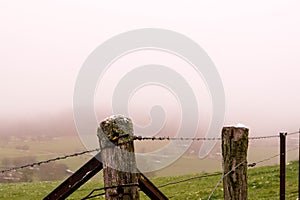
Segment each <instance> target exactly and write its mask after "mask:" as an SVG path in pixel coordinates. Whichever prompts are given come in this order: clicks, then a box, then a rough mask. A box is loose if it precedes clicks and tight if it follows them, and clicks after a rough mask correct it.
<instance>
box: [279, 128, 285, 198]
mask: <svg viewBox="0 0 300 200" xmlns="http://www.w3.org/2000/svg"><path fill="white" fill-rule="evenodd" d="M285 144H286V133H280V200H285V164H286V149H285V146H286V145H285Z"/></svg>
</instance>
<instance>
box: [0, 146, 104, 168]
mask: <svg viewBox="0 0 300 200" xmlns="http://www.w3.org/2000/svg"><path fill="white" fill-rule="evenodd" d="M96 151H100V148H96V149H92V150H86V151H81V152H76V153H73V154H69V155H65V156H59V157H56V158H51V159H49V160H43V161H39V162H33V163H30V164H25V165H22V166H18V167H11V168H8V169H4V170H1V171H0V173H1V174H3V173H5V172H10V171H15V170H19V169H24V168H27V167H34V166H39V165H42V164H46V163H50V162H55V161H58V160H64V159H67V158H71V157H76V156H80V155H84V154H87V153H92V152H96Z"/></svg>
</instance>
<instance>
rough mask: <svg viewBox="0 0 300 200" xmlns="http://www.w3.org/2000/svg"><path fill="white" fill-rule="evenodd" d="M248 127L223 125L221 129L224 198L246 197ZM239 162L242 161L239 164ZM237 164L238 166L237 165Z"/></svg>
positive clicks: (237, 199)
mask: <svg viewBox="0 0 300 200" xmlns="http://www.w3.org/2000/svg"><path fill="white" fill-rule="evenodd" d="M248 134H249V129H248V128H245V127H233V126H231V127H224V128H223V130H222V156H223V170H224V174H226V173H228V172H230V171H231V170H232V172H230V173H229V174H228V175H227V176H225V177H224V180H223V191H224V199H225V200H229V199H230V200H246V199H247V190H248V187H247V150H248ZM240 163H243V164H241V165H239V164H240ZM238 165H239V166H238Z"/></svg>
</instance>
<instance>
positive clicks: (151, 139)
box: [0, 130, 300, 174]
mask: <svg viewBox="0 0 300 200" xmlns="http://www.w3.org/2000/svg"><path fill="white" fill-rule="evenodd" d="M295 134H300V130H299V131H295V132H290V133H287V136H288V135H295ZM275 137H279V135H269V136H257V137H249V140H259V139H269V138H275ZM133 140H138V141H142V140H148V141H156V140H183V141H184V140H185V141H189V140H190V141H203V140H221V138H219V137H217V138H208V137H194V138H185V137H169V136H164V137H143V136H134V137H133ZM96 151H100V148H96V149H92V150H86V151H81V152H76V153H73V154H69V155H65V156H59V157H56V158H51V159H49V160H44V161H39V162H33V163H29V164H25V165H22V166H18V167H12V168H8V169H4V170H1V171H0V174H2V173H5V172H10V171H15V170H19V169H24V168H29V167H34V166H39V165H42V164H46V163H50V162H55V161H58V160H64V159H67V158H71V157H77V156H80V155H84V154H88V153H92V152H96ZM277 156H278V155H277Z"/></svg>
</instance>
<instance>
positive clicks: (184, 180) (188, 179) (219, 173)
mask: <svg viewBox="0 0 300 200" xmlns="http://www.w3.org/2000/svg"><path fill="white" fill-rule="evenodd" d="M221 174H222V172H216V173H213V174H206V175H201V176H194V177H190V178H186V179H182V180H179V181H174V182H169V183H165V184H162V185H159V186H157V187H158V188H162V187H166V186H169V185H176V184H179V183H184V182H187V181H191V180H195V179H201V178H206V177H212V176H218V175H221Z"/></svg>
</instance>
